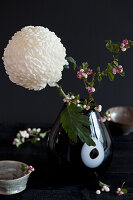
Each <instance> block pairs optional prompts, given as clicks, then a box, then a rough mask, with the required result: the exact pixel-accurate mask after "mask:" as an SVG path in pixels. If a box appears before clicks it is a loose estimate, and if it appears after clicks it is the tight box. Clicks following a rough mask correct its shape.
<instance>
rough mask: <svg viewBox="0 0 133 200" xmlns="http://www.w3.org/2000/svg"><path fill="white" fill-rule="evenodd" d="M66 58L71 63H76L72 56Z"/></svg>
mask: <svg viewBox="0 0 133 200" xmlns="http://www.w3.org/2000/svg"><path fill="white" fill-rule="evenodd" d="M66 60H67V61H68V62H70V63H73V64H76V61H75V60H74V58H72V57H66Z"/></svg>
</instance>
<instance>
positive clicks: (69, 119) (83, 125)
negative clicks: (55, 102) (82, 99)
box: [61, 104, 95, 146]
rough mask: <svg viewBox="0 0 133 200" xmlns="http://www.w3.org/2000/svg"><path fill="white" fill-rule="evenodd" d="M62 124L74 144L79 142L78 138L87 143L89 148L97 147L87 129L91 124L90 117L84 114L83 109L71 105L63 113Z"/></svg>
mask: <svg viewBox="0 0 133 200" xmlns="http://www.w3.org/2000/svg"><path fill="white" fill-rule="evenodd" d="M61 123H62V126H63V129H64V130H65V131H66V132H67V133H68V135H69V137H70V139H71V140H72V141H73V142H75V143H76V142H77V136H78V137H79V138H80V139H81V141H82V142H86V144H88V145H89V146H95V143H94V141H93V140H92V139H91V138H90V133H89V129H88V128H87V127H88V126H89V124H90V122H89V120H88V116H87V115H84V114H83V113H82V109H81V108H79V107H77V106H76V105H75V104H70V106H68V107H66V108H65V109H64V110H63V111H62V113H61Z"/></svg>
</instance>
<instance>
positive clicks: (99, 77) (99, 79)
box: [98, 74, 102, 82]
mask: <svg viewBox="0 0 133 200" xmlns="http://www.w3.org/2000/svg"><path fill="white" fill-rule="evenodd" d="M98 81H99V82H101V81H102V76H101V74H99V75H98Z"/></svg>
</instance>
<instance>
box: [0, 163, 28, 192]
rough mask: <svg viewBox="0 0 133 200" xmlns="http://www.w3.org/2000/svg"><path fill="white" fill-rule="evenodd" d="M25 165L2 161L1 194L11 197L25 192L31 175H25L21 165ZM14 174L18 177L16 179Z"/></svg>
mask: <svg viewBox="0 0 133 200" xmlns="http://www.w3.org/2000/svg"><path fill="white" fill-rule="evenodd" d="M21 164H23V165H25V166H27V165H26V164H25V163H22V162H18V161H10V160H3V161H0V194H4V195H11V194H16V193H19V192H21V191H23V190H24V189H25V188H26V184H27V181H28V178H29V175H30V173H31V172H30V173H27V174H24V173H23V172H22V170H21V169H20V165H21ZM14 174H15V175H17V176H16V177H15V178H14Z"/></svg>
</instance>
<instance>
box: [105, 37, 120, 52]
mask: <svg viewBox="0 0 133 200" xmlns="http://www.w3.org/2000/svg"><path fill="white" fill-rule="evenodd" d="M106 48H107V49H108V50H109V51H110V52H115V53H118V52H119V50H120V42H118V43H113V42H112V41H111V40H108V42H107V43H106Z"/></svg>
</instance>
